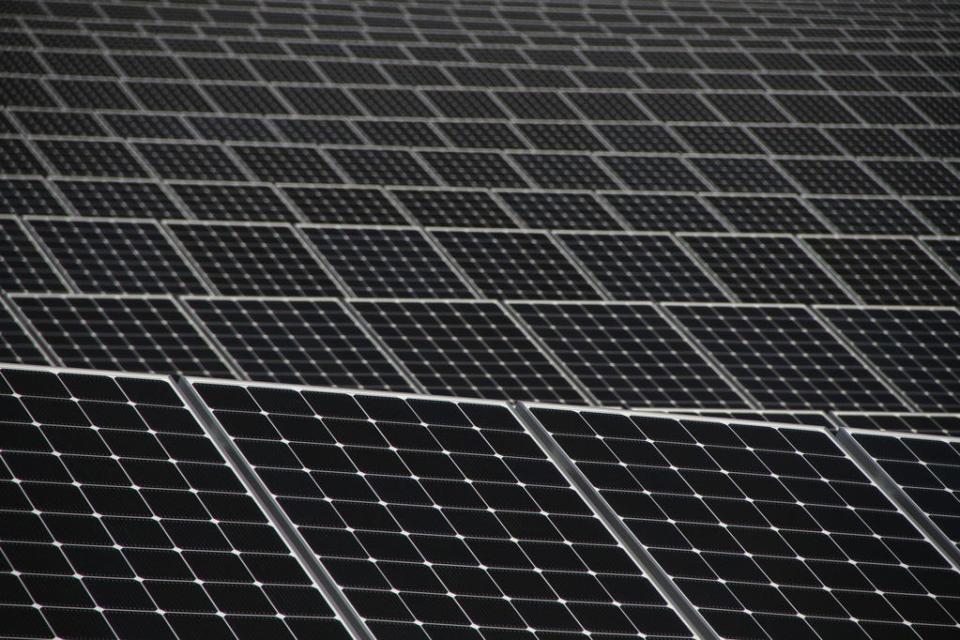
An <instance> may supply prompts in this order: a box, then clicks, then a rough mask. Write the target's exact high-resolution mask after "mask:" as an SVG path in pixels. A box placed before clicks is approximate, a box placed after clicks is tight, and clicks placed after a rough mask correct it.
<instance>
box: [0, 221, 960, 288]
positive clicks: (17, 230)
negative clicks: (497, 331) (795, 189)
mask: <svg viewBox="0 0 960 640" xmlns="http://www.w3.org/2000/svg"><path fill="white" fill-rule="evenodd" d="M0 223H3V228H4V233H3V235H2V236H0V242H2V246H3V249H4V253H3V257H2V258H0V267H2V272H0V276H2V278H3V283H4V289H5V290H6V291H32V292H48V291H64V290H65V289H66V287H65V283H67V284H69V285H70V289H71V290H74V291H76V292H80V293H145V294H147V293H149V294H153V293H172V294H190V293H208V292H210V291H215V292H217V293H220V294H223V295H288V296H290V295H292V296H297V295H302V296H324V295H327V296H329V295H345V294H352V295H362V296H389V297H400V298H422V297H473V295H474V293H475V292H476V293H479V294H481V295H482V296H484V297H490V298H499V299H511V298H534V297H538V298H545V299H561V300H570V299H599V298H609V299H615V300H622V301H640V300H651V301H674V300H697V301H704V302H708V301H740V302H800V303H820V304H830V303H839V304H842V303H850V302H866V303H868V304H886V305H911V304H919V305H945V306H952V305H955V304H956V303H957V301H958V299H960V274H958V273H957V272H956V270H957V269H958V262H957V255H956V253H957V251H956V247H955V246H954V244H956V242H957V240H956V239H948V238H946V237H934V236H925V237H923V238H922V239H921V238H918V237H910V236H888V237H883V236H846V235H794V236H790V235H777V234H736V233H710V234H704V233H701V234H692V233H680V234H676V235H669V234H664V233H651V232H649V230H645V231H644V232H642V233H640V232H635V233H629V232H627V231H625V230H624V231H620V232H610V231H605V232H590V231H576V232H574V231H563V232H556V233H551V232H549V231H543V230H507V229H466V228H458V227H428V228H426V229H424V230H421V229H418V228H416V227H412V226H400V225H388V226H363V225H310V224H304V225H295V226H291V225H289V224H284V223H278V222H269V223H268V222H246V221H237V222H230V223H225V222H223V221H220V222H186V221H175V222H162V223H158V222H156V221H153V220H148V219H134V218H131V219H119V218H111V219H98V220H90V219H80V218H72V217H56V216H44V217H37V216H22V217H20V219H19V220H18V219H16V218H13V217H7V218H0ZM681 226H682V225H681ZM281 256H282V257H283V260H280V259H279V258H280V257H281ZM338 283H339V284H338Z"/></svg>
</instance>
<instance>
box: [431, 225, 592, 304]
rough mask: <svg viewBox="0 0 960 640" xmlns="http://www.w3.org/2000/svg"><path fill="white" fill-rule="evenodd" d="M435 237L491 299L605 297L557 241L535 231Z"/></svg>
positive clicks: (442, 233) (449, 233)
mask: <svg viewBox="0 0 960 640" xmlns="http://www.w3.org/2000/svg"><path fill="white" fill-rule="evenodd" d="M430 233H431V234H432V235H433V236H434V237H435V238H436V239H437V240H438V241H439V243H440V244H441V246H443V248H444V249H445V250H446V251H447V252H448V253H449V254H450V255H451V256H452V257H453V259H454V260H455V261H456V263H457V264H458V265H459V266H460V268H461V269H463V271H464V272H465V273H466V274H467V275H468V276H469V277H470V279H471V280H473V282H474V283H475V284H476V285H477V287H478V288H479V289H480V291H482V292H483V294H484V295H485V296H487V297H490V298H503V299H509V298H539V299H546V300H570V299H574V300H576V299H597V298H599V297H600V293H599V292H598V291H597V290H596V288H595V287H594V286H593V285H592V284H591V283H590V282H589V281H588V280H587V279H586V278H585V277H584V276H583V275H582V274H581V273H580V271H578V269H577V267H576V266H575V265H574V264H573V263H572V262H571V261H570V259H569V258H568V257H567V256H566V255H565V254H564V253H563V250H562V249H560V247H559V246H558V245H557V244H555V242H554V240H553V239H552V237H551V236H550V235H548V234H546V233H543V232H535V231H510V232H507V231H486V230H481V229H475V230H469V231H467V230H464V231H457V230H449V229H433V230H431V231H430Z"/></svg>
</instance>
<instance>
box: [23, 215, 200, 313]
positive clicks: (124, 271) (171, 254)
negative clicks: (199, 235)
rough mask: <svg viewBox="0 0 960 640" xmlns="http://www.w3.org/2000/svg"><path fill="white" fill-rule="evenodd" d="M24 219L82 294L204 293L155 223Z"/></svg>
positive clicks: (197, 280)
mask: <svg viewBox="0 0 960 640" xmlns="http://www.w3.org/2000/svg"><path fill="white" fill-rule="evenodd" d="M25 220H26V222H27V224H29V226H30V228H31V229H32V230H33V232H34V233H35V234H36V235H37V237H38V238H40V240H41V241H42V242H43V244H44V245H45V247H46V248H47V250H48V251H49V252H50V254H51V255H52V256H53V258H54V259H55V260H56V261H57V262H58V263H59V265H60V266H61V268H62V269H63V270H64V272H65V273H66V275H67V276H68V277H69V278H70V280H71V282H72V284H73V285H74V286H75V287H76V289H77V290H78V291H79V292H81V293H171V294H182V293H206V287H204V285H203V284H202V283H201V282H200V280H199V279H198V278H197V276H196V275H194V273H193V271H192V270H191V269H190V267H189V266H188V265H187V263H186V262H185V261H184V259H183V258H182V257H181V256H180V254H179V253H178V252H177V250H176V249H175V248H174V246H173V245H172V244H171V243H170V241H169V240H167V237H166V236H165V235H164V233H163V231H162V230H161V228H160V226H159V225H158V224H157V223H156V222H153V221H146V220H125V219H109V218H104V219H96V220H78V219H66V218H36V217H31V218H26V219H25ZM40 291H42V289H41V290H40Z"/></svg>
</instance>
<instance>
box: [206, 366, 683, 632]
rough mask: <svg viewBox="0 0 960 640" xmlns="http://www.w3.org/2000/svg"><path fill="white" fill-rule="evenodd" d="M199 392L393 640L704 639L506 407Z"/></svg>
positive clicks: (325, 561)
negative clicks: (683, 619)
mask: <svg viewBox="0 0 960 640" xmlns="http://www.w3.org/2000/svg"><path fill="white" fill-rule="evenodd" d="M193 388H194V389H196V391H197V392H198V393H199V394H200V396H201V397H202V398H204V400H205V402H206V403H207V405H208V406H209V407H210V408H211V409H212V410H213V414H214V416H215V417H216V419H217V420H218V421H219V422H220V424H221V425H222V426H223V428H224V430H225V431H226V432H227V434H228V436H229V438H230V441H231V442H232V444H233V445H234V446H236V447H237V448H238V449H239V450H240V451H241V452H242V454H243V456H244V458H245V459H246V460H247V461H248V462H249V463H250V464H251V465H252V466H253V467H254V469H255V471H256V474H257V477H258V478H259V479H260V481H261V482H263V484H264V485H265V486H266V487H267V488H268V490H269V491H270V492H271V493H272V494H273V495H274V496H275V498H276V500H277V502H278V503H279V505H280V507H281V508H282V509H283V510H284V513H285V514H286V515H287V517H288V518H289V519H290V520H291V521H292V523H293V524H294V526H295V527H296V529H297V531H298V532H299V534H300V535H301V536H302V537H303V538H304V539H305V540H306V541H307V544H308V545H309V547H310V549H311V550H312V551H313V553H314V554H315V555H316V558H317V560H318V561H319V562H320V563H321V564H322V565H323V567H324V568H325V569H326V570H327V572H329V574H330V575H331V576H332V578H333V580H334V581H335V582H336V583H337V584H338V585H339V586H340V587H341V589H342V590H343V593H344V594H345V595H346V597H347V599H348V600H349V601H350V602H351V604H352V605H353V606H354V607H355V608H356V610H357V611H358V613H359V614H360V616H361V617H362V618H363V619H364V621H365V622H366V625H367V626H368V627H369V628H370V630H371V631H372V632H373V634H374V635H375V636H376V637H378V638H388V637H389V638H394V637H398V638H399V637H403V638H424V639H426V638H431V639H437V640H439V639H440V638H481V637H482V638H488V637H489V638H512V637H529V638H538V639H547V638H568V637H569V638H572V637H577V636H578V635H583V634H590V635H592V634H597V635H598V637H610V638H626V637H657V638H660V637H667V636H669V637H677V638H685V637H692V634H691V632H690V631H689V629H687V628H686V626H685V625H684V624H683V622H681V620H680V618H679V617H678V615H677V614H676V613H675V612H674V611H672V610H671V609H670V608H668V607H667V606H666V605H665V603H664V601H663V599H662V597H661V596H660V595H659V593H658V592H657V591H656V589H654V588H653V586H652V584H651V583H650V582H649V581H648V579H647V578H646V577H645V575H644V574H643V573H642V572H641V571H640V570H639V569H638V568H637V567H636V565H634V564H633V563H632V562H631V560H630V558H629V556H627V554H626V553H625V551H624V549H623V548H622V547H620V546H619V545H618V544H617V542H616V541H615V539H614V538H613V536H612V535H611V534H610V533H608V532H607V531H606V530H605V529H604V528H603V526H602V525H601V524H600V522H599V520H597V518H596V517H595V516H594V515H593V513H592V512H591V511H590V508H589V507H588V506H587V504H586V503H585V502H584V500H583V499H582V498H581V497H580V496H579V494H578V493H577V492H576V491H575V490H574V489H573V488H572V487H571V486H570V485H569V484H568V482H567V481H566V480H565V479H564V477H563V476H562V475H561V474H560V472H559V471H558V470H557V468H556V467H554V466H553V464H552V463H551V462H550V461H549V460H548V459H547V457H546V456H545V455H544V454H543V452H542V451H541V450H540V449H539V448H538V446H537V444H536V442H535V441H534V440H533V438H532V437H531V436H530V435H528V434H527V433H526V432H525V431H524V428H523V427H522V426H521V424H520V423H519V422H518V421H517V419H516V418H515V417H513V415H512V414H511V412H510V410H509V409H508V408H507V406H506V405H503V404H495V403H489V402H487V403H481V402H475V401H468V400H448V399H433V398H429V397H416V396H397V395H390V396H388V395H374V394H363V393H355V394H351V393H347V392H341V391H336V390H324V389H310V388H297V389H277V388H273V387H258V386H256V385H251V386H248V387H244V386H240V385H229V386H228V385H225V384H222V383H219V382H213V381H193ZM607 634H610V635H609V636H608V635H607Z"/></svg>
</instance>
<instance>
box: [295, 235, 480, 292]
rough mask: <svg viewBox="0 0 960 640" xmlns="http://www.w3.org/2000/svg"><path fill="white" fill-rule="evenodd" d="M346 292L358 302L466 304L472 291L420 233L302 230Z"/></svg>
mask: <svg viewBox="0 0 960 640" xmlns="http://www.w3.org/2000/svg"><path fill="white" fill-rule="evenodd" d="M301 229H302V230H303V232H304V235H306V236H307V238H308V239H309V240H310V242H312V243H313V244H314V246H315V247H316V248H317V251H318V253H319V254H320V256H322V258H323V260H325V261H326V262H327V264H329V265H330V266H331V267H332V268H333V272H334V273H336V274H337V275H338V276H339V277H340V278H341V279H342V280H343V282H344V283H346V285H347V287H349V289H350V291H351V292H352V293H353V294H354V295H356V296H361V297H384V298H390V297H397V298H469V297H471V295H472V294H471V291H470V289H469V288H468V287H467V285H466V284H464V282H463V281H462V280H461V278H460V277H459V276H458V275H457V273H456V272H455V271H454V270H453V268H452V267H451V266H450V265H449V264H447V262H446V261H445V260H444V258H443V256H441V255H440V253H439V252H438V251H437V249H436V248H434V246H433V245H432V244H431V243H430V240H429V239H428V238H427V236H426V235H425V234H424V233H423V232H422V231H420V230H419V229H414V228H411V227H360V226H349V227H343V226H336V227H335V226H322V227H321V226H304V227H301Z"/></svg>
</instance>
